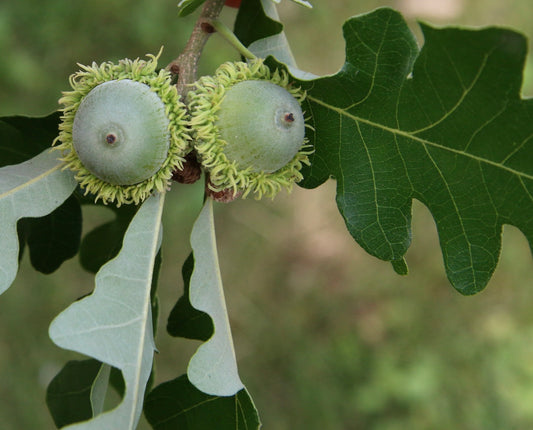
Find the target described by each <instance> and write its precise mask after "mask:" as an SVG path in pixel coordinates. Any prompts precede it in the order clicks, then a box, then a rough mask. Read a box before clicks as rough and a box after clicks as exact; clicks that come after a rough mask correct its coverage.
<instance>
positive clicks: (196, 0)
mask: <svg viewBox="0 0 533 430" xmlns="http://www.w3.org/2000/svg"><path fill="white" fill-rule="evenodd" d="M203 3H205V0H181V1H180V2H179V3H178V16H187V15H190V14H191V13H193V12H194V11H195V10H196V9H197V8H198V7H199V6H201V5H202V4H203Z"/></svg>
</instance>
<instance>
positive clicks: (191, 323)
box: [167, 254, 213, 341]
mask: <svg viewBox="0 0 533 430" xmlns="http://www.w3.org/2000/svg"><path fill="white" fill-rule="evenodd" d="M193 268H194V257H193V255H192V254H190V255H189V257H188V258H187V260H185V263H183V268H182V270H181V273H182V276H183V284H184V286H183V295H182V296H181V297H180V298H179V300H178V302H177V303H176V304H175V305H174V307H173V308H172V311H170V315H169V317H168V321H167V332H168V334H170V335H171V336H175V337H184V338H187V339H196V340H203V341H206V340H207V339H209V338H210V337H211V336H212V335H213V322H212V320H211V318H210V317H209V315H207V314H206V313H205V312H201V311H199V310H197V309H195V308H193V307H192V305H191V302H190V300H189V289H190V281H191V275H192V272H193Z"/></svg>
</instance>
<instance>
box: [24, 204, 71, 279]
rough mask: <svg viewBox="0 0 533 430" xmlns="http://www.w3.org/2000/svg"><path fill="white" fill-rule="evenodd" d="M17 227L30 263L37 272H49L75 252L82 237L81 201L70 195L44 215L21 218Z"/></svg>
mask: <svg viewBox="0 0 533 430" xmlns="http://www.w3.org/2000/svg"><path fill="white" fill-rule="evenodd" d="M19 229H22V230H24V232H25V233H24V237H25V240H26V242H27V244H28V248H29V251H30V261H31V264H32V266H33V267H34V268H35V269H36V270H38V271H39V272H42V273H46V274H48V273H52V272H54V271H55V270H57V269H58V268H59V266H61V264H62V263H63V262H64V261H66V260H68V259H69V258H72V257H74V256H75V255H76V254H77V252H78V249H79V247H80V236H81V207H80V204H79V202H78V200H77V199H76V197H75V196H73V195H71V196H70V197H69V198H68V199H67V200H65V201H64V202H63V204H61V206H59V207H57V208H56V209H55V210H54V211H53V212H51V213H50V214H48V215H46V216H44V217H41V218H23V219H21V220H20V221H19ZM21 246H22V244H21Z"/></svg>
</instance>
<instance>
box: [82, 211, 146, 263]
mask: <svg viewBox="0 0 533 430" xmlns="http://www.w3.org/2000/svg"><path fill="white" fill-rule="evenodd" d="M107 207H109V208H110V209H111V210H112V211H113V212H114V213H115V219H114V220H112V221H109V222H106V223H105V224H102V225H99V226H98V227H95V228H94V229H93V230H91V231H90V232H89V233H87V234H86V235H85V236H84V237H83V240H82V242H81V246H80V263H81V265H82V267H83V268H84V269H85V270H87V271H89V272H92V273H96V272H98V270H99V269H100V267H102V266H103V265H104V264H105V263H107V262H108V261H109V260H111V259H112V258H114V257H115V256H116V255H117V254H118V252H119V251H120V248H121V247H122V240H123V238H124V233H125V232H126V230H127V228H128V226H129V224H130V222H131V220H132V218H133V216H134V215H135V212H136V211H137V207H136V206H134V205H122V206H120V207H118V208H117V207H116V206H107Z"/></svg>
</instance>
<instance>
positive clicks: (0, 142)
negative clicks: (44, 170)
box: [0, 112, 61, 167]
mask: <svg viewBox="0 0 533 430" xmlns="http://www.w3.org/2000/svg"><path fill="white" fill-rule="evenodd" d="M60 115H61V114H60V113H59V112H54V113H52V114H50V115H48V116H45V117H27V116H8V117H2V118H0V167H2V166H7V165H9V164H19V163H22V162H23V161H26V160H29V159H30V158H33V157H35V156H36V155H38V154H40V153H41V152H43V150H44V149H46V148H49V147H50V146H51V145H52V142H53V141H54V139H55V138H56V137H57V132H58V129H57V127H58V124H59V118H60Z"/></svg>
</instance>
